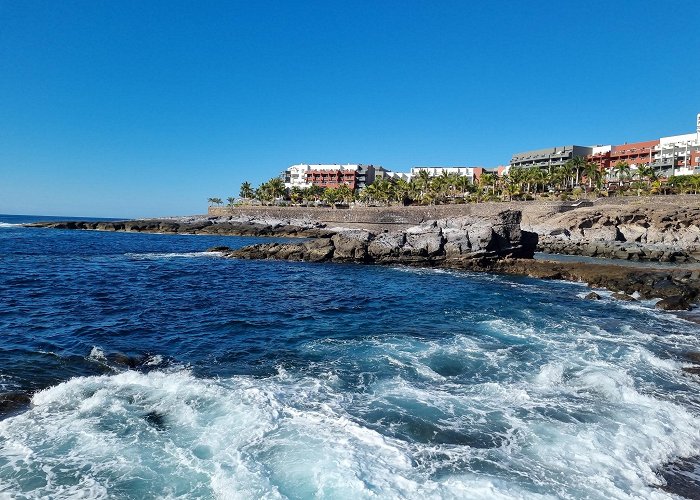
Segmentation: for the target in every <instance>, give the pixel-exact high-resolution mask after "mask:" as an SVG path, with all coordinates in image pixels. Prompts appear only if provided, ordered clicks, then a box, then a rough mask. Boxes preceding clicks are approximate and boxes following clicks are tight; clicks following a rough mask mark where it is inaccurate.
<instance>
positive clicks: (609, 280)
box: [211, 211, 700, 310]
mask: <svg viewBox="0 0 700 500" xmlns="http://www.w3.org/2000/svg"><path fill="white" fill-rule="evenodd" d="M520 222H521V214H520V212H518V211H504V212H501V213H499V214H497V215H495V216H493V217H490V218H483V217H482V218H476V217H469V216H467V217H459V218H454V219H443V220H435V221H428V222H426V223H423V224H420V225H418V226H414V227H411V228H408V229H405V230H397V231H390V232H383V233H379V234H376V233H371V232H369V231H362V230H351V231H341V232H337V233H335V234H333V235H332V236H330V237H325V238H316V239H313V240H310V241H305V242H301V243H262V244H257V245H250V246H246V247H243V248H238V249H230V248H228V247H215V248H212V249H211V251H216V252H221V253H222V254H223V256H224V257H228V258H236V259H273V260H288V261H307V262H337V263H348V262H351V263H359V264H388V265H410V266H420V267H437V268H448V269H457V270H466V271H482V272H494V273H499V274H508V275H518V276H528V277H533V278H540V279H562V280H570V281H580V282H585V283H587V284H588V285H589V286H590V287H592V288H605V289H608V290H611V291H613V292H615V294H614V295H613V297H614V298H615V299H618V300H624V301H636V300H638V299H660V300H659V302H658V303H657V304H656V307H657V308H658V309H663V310H689V309H691V308H692V306H693V304H694V303H696V302H698V300H700V270H687V269H655V268H650V267H648V266H643V267H629V266H625V267H623V266H616V265H611V264H589V263H580V262H565V263H564V262H553V261H546V260H545V261H540V260H533V259H532V257H533V254H534V251H535V249H536V248H537V241H538V238H537V234H535V233H532V232H529V231H524V230H522V229H521V225H520ZM589 298H590V299H592V300H595V299H596V298H600V297H598V296H597V294H595V293H592V294H591V295H589Z"/></svg>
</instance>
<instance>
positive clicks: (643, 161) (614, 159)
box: [587, 140, 659, 171]
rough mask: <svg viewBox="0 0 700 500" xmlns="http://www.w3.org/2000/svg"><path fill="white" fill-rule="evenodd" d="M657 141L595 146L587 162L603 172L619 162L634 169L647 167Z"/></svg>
mask: <svg viewBox="0 0 700 500" xmlns="http://www.w3.org/2000/svg"><path fill="white" fill-rule="evenodd" d="M657 144H659V141H658V140H656V141H644V142H632V143H626V144H620V145H618V146H595V147H593V151H592V152H591V154H590V155H589V156H588V157H587V159H588V161H592V162H593V163H597V164H598V165H599V166H600V168H601V170H603V171H605V170H608V169H610V168H611V167H614V166H615V165H616V164H617V163H619V162H625V163H627V164H628V165H629V166H630V167H632V168H636V167H639V166H641V165H648V164H649V163H651V161H652V150H653V148H654V146H656V145H657Z"/></svg>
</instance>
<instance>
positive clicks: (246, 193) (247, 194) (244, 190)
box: [238, 181, 254, 200]
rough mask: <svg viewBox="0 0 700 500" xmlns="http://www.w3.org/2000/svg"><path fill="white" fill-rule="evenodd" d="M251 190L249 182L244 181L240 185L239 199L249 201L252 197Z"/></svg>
mask: <svg viewBox="0 0 700 500" xmlns="http://www.w3.org/2000/svg"><path fill="white" fill-rule="evenodd" d="M253 194H254V193H253V188H252V186H251V185H250V182H248V181H245V182H244V183H243V184H241V190H240V192H239V193H238V196H240V197H241V198H245V199H246V200H247V199H250V198H252V197H253Z"/></svg>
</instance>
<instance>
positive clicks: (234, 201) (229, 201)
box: [226, 196, 236, 207]
mask: <svg viewBox="0 0 700 500" xmlns="http://www.w3.org/2000/svg"><path fill="white" fill-rule="evenodd" d="M226 201H227V202H228V204H227V206H229V207H232V206H233V204H234V203H236V198H234V197H233V196H229V197H228V198H226Z"/></svg>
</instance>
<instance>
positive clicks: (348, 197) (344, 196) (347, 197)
mask: <svg viewBox="0 0 700 500" xmlns="http://www.w3.org/2000/svg"><path fill="white" fill-rule="evenodd" d="M336 191H337V193H338V200H339V201H342V202H344V203H350V202H351V201H352V198H353V195H352V189H350V186H348V185H347V184H342V185H340V186H338V188H337V189H336Z"/></svg>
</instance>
